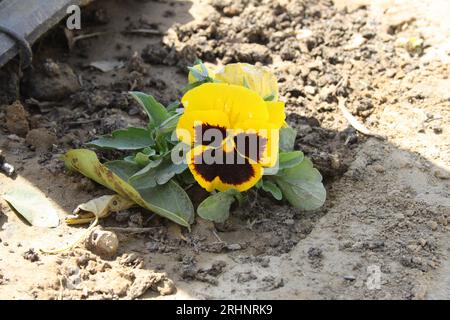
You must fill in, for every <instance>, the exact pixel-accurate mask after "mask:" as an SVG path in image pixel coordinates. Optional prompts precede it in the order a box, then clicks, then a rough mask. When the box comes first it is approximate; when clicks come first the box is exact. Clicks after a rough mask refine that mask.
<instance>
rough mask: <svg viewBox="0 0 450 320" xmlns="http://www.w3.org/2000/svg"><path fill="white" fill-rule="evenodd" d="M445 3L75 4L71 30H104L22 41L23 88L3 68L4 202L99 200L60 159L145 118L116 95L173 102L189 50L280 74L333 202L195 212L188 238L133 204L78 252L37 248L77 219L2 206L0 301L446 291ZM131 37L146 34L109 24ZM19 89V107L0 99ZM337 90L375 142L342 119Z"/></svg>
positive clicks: (449, 35)
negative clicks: (102, 240)
mask: <svg viewBox="0 0 450 320" xmlns="http://www.w3.org/2000/svg"><path fill="white" fill-rule="evenodd" d="M231 3H232V5H231ZM449 12H450V3H449V2H448V1H445V0H435V1H432V0H428V1H416V0H413V1H407V0H404V1H394V0H383V1H373V2H370V1H362V0H353V1H350V0H336V1H335V3H334V4H333V3H332V2H330V1H288V0H286V1H278V2H273V1H262V2H261V3H259V4H258V2H257V1H252V0H245V1H233V2H230V3H228V5H225V2H224V1H193V2H190V1H175V2H172V1H155V2H153V1H108V2H107V3H106V2H105V1H98V2H96V3H94V4H93V5H91V6H89V7H87V8H85V9H84V10H83V14H85V17H87V18H86V20H83V24H84V23H85V24H84V25H83V28H82V30H81V31H80V33H82V34H89V33H92V32H102V31H108V32H110V33H108V34H103V35H102V36H100V37H94V38H90V39H86V40H80V41H78V42H77V43H76V44H75V45H74V48H73V49H72V50H69V49H68V48H67V40H66V37H65V35H64V32H63V31H62V28H61V27H57V28H55V30H52V31H51V32H50V33H49V34H48V35H47V36H46V37H45V38H44V39H42V41H41V42H40V43H38V44H36V45H35V46H34V51H35V55H36V56H35V66H34V69H33V70H31V71H30V70H28V71H26V72H25V74H24V75H23V77H22V80H21V81H19V80H18V78H19V76H18V75H17V67H15V65H14V62H13V63H11V64H10V65H9V66H7V67H6V68H4V69H3V70H0V80H1V82H0V87H1V90H2V91H1V92H0V150H1V151H2V154H3V155H4V156H5V157H6V159H7V161H8V162H10V163H12V164H13V165H15V167H16V168H17V170H18V174H19V176H18V177H17V178H16V179H15V180H13V179H11V178H8V177H7V176H5V175H3V174H0V194H2V193H3V192H5V191H7V190H10V189H12V188H15V187H16V186H18V185H19V184H28V185H31V186H33V187H35V188H38V189H39V190H40V192H42V193H43V194H44V195H45V196H46V197H47V198H48V199H49V200H50V201H51V202H52V203H53V205H54V207H55V208H56V210H57V211H58V214H59V215H60V217H61V219H63V218H64V216H66V215H67V214H69V213H70V212H72V210H73V209H74V208H75V207H76V206H77V205H78V204H80V203H82V202H84V201H87V200H90V199H92V198H93V197H95V196H99V195H103V194H106V193H108V191H107V190H105V189H103V188H101V187H99V186H97V185H95V184H93V183H91V182H90V181H88V180H86V179H84V178H82V177H80V176H79V175H76V174H69V173H68V172H67V171H66V170H65V169H64V167H63V165H62V164H61V162H60V161H59V160H58V156H59V155H60V154H62V153H64V152H65V151H67V150H69V149H71V148H74V147H79V146H81V145H82V144H83V143H84V142H87V141H89V140H91V139H92V138H93V137H94V136H96V135H99V134H104V133H109V132H110V131H111V130H114V129H116V128H121V127H126V126H127V125H136V124H143V123H144V121H145V116H144V115H143V113H142V112H141V111H139V109H138V108H137V106H136V105H134V104H133V103H132V101H131V100H130V99H129V98H128V97H127V96H126V91H128V90H130V89H135V90H142V91H145V92H148V93H151V94H153V95H155V96H156V97H157V98H158V99H160V100H161V101H162V102H164V103H168V102H170V101H173V100H175V99H177V98H178V97H179V95H180V92H179V88H181V87H182V86H183V85H184V84H185V82H186V80H185V79H186V74H185V67H186V65H189V64H191V63H192V62H193V61H194V60H195V58H201V59H203V60H204V61H207V62H208V63H213V64H223V63H228V62H235V61H242V62H249V63H262V64H265V65H268V66H269V67H271V68H272V69H273V70H274V72H275V73H276V74H277V76H278V78H279V79H280V89H281V95H282V98H283V99H284V100H285V101H286V103H287V111H288V114H289V116H288V122H289V123H290V124H291V125H292V126H295V127H296V128H297V129H298V131H299V135H298V137H297V142H296V146H297V148H298V149H300V150H303V151H304V152H305V153H306V154H307V155H309V156H310V157H311V158H312V159H313V161H314V163H315V164H316V165H317V167H318V168H319V169H320V170H321V172H322V174H323V176H324V179H325V185H326V188H327V191H328V199H327V202H326V204H325V206H324V207H323V208H321V209H320V210H317V211H314V212H302V211H299V210H294V209H292V208H290V207H289V206H287V205H286V204H284V203H278V202H273V201H271V200H269V199H267V198H265V197H263V195H258V196H257V195H253V197H254V201H253V202H252V204H251V205H250V206H248V207H241V208H237V209H236V210H235V211H234V212H233V214H232V217H231V219H230V221H229V222H227V223H225V224H223V225H215V226H214V225H211V224H208V223H205V222H204V221H200V220H198V221H197V223H196V224H195V225H194V227H193V230H192V232H191V233H188V232H187V231H186V230H181V229H180V228H177V227H176V226H174V225H173V224H171V223H169V222H168V221H166V220H164V219H160V218H158V217H155V216H154V215H151V213H149V212H145V211H144V210H140V209H132V210H128V211H125V212H121V213H119V214H116V215H113V216H111V217H109V218H107V219H104V220H102V222H101V224H102V226H103V227H105V228H108V227H115V228H117V227H120V228H121V229H120V230H121V231H116V233H117V235H118V237H119V240H120V247H119V252H118V254H117V255H116V256H114V257H113V258H111V259H103V258H101V257H99V256H96V255H94V254H93V253H91V252H89V251H88V250H86V249H85V248H83V246H80V247H79V248H76V249H75V250H72V251H70V252H66V253H62V254H58V255H46V254H42V253H39V251H38V249H39V248H48V247H58V246H62V245H63V244H64V243H68V242H70V241H72V240H73V239H75V238H77V237H78V236H79V235H80V234H81V233H82V232H83V229H84V228H83V227H68V226H66V225H64V224H61V225H60V226H59V227H57V228H54V229H42V228H37V227H32V226H29V225H27V224H26V223H24V221H23V220H21V219H20V218H18V216H17V215H16V214H15V213H14V212H12V211H11V209H10V208H9V207H8V205H7V204H6V203H5V202H4V201H3V200H2V199H1V200H0V298H6V299H24V298H32V299H77V298H83V299H117V298H164V299H181V298H188V299H191V298H192V299H205V298H219V299H220V298H243V299H247V298H251V299H265V298H267V299H283V298H285V299H449V298H450V276H449V275H450V267H449V266H450V226H449V225H448V223H449V219H450V197H449V192H450V185H449V179H450V166H449V159H450V157H449V156H450V155H449V150H450V146H449V144H450V133H449V130H450V125H449V121H450V90H449V89H450V79H449V75H450V71H449V61H450V56H449V54H450V24H449V20H448V19H446V17H447V15H448V13H449ZM133 29H147V30H148V29H151V30H154V31H155V30H156V31H157V32H153V33H154V34H152V35H143V34H137V35H136V34H134V35H132V34H129V33H112V34H111V32H112V31H115V32H121V31H124V30H128V31H129V30H133ZM411 37H415V38H420V39H423V40H424V42H423V45H422V46H420V47H416V48H415V49H414V48H413V49H411V48H410V50H409V51H408V50H407V49H406V48H405V45H404V43H405V41H404V40H403V39H406V40H407V39H411ZM135 52H136V54H135ZM47 59H52V60H51V61H49V60H47ZM98 60H108V61H121V62H123V65H124V66H123V67H122V68H121V69H120V70H114V71H109V72H105V73H103V72H100V71H98V70H94V69H93V68H90V67H89V66H88V65H89V63H91V62H93V61H98ZM19 87H20V93H19V94H18V93H17V92H18V91H19ZM17 98H18V99H20V101H21V104H22V105H23V106H24V109H23V111H24V112H22V111H20V112H19V111H17V110H18V108H19V107H15V108H11V109H14V110H13V111H11V110H9V107H7V106H8V105H10V104H11V103H12V102H13V101H14V100H16V99H17ZM30 98H34V100H30ZM338 98H339V99H340V98H345V99H346V105H347V108H348V109H349V110H350V111H351V112H352V114H353V115H354V116H355V117H356V118H357V119H358V120H359V121H360V122H362V123H364V124H365V125H366V126H367V127H368V128H369V129H370V130H371V132H372V133H374V134H377V135H379V136H381V137H383V138H382V139H379V138H376V137H369V136H365V135H362V134H360V133H357V132H356V131H355V130H354V129H353V128H351V126H349V124H348V122H347V120H346V119H345V118H344V117H343V115H342V113H341V111H340V110H339V108H338ZM2 105H3V106H2ZM19 109H20V110H22V109H21V108H19ZM8 119H9V120H8ZM11 119H14V121H12V120H11ZM8 123H9V124H8ZM36 130H37V131H36ZM111 156H112V155H110V154H103V155H102V157H103V159H108V158H109V157H111ZM126 228H151V229H147V231H146V232H140V233H131V232H128V231H126Z"/></svg>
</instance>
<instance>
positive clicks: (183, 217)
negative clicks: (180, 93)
mask: <svg viewBox="0 0 450 320" xmlns="http://www.w3.org/2000/svg"><path fill="white" fill-rule="evenodd" d="M189 71H190V73H189V85H188V86H187V87H185V88H184V89H185V91H190V90H197V89H194V88H197V87H199V86H202V85H203V84H205V83H214V84H216V83H219V84H220V83H228V84H231V85H233V86H234V87H236V86H241V87H245V88H246V89H239V90H235V91H236V92H243V91H242V90H248V91H245V92H243V93H245V94H248V95H249V97H251V99H253V100H248V101H255V103H257V104H258V105H261V106H263V107H264V108H267V110H268V111H264V112H267V114H268V115H269V118H267V116H263V115H261V116H259V115H257V116H258V117H259V118H258V119H263V118H264V117H266V118H264V119H266V120H265V121H266V122H262V120H258V121H259V122H258V123H259V124H260V125H261V123H267V124H268V125H270V126H274V124H277V125H278V127H276V128H279V129H276V130H277V134H279V139H275V140H274V141H276V150H271V151H270V152H271V155H269V156H270V158H271V159H273V160H277V161H276V163H277V164H276V165H275V166H273V165H272V164H271V166H272V167H268V164H267V163H265V164H264V165H263V166H264V168H262V167H263V166H259V167H256V165H253V164H252V165H250V164H249V163H247V162H246V163H247V164H246V165H245V166H247V168H253V169H252V170H256V169H255V168H258V170H260V171H258V172H260V174H261V176H259V177H258V179H257V180H255V181H252V182H251V183H247V182H246V183H247V184H245V188H244V187H242V188H233V183H223V184H220V190H222V192H220V191H214V190H213V191H212V192H211V195H210V196H209V197H207V198H206V199H204V200H203V201H202V202H201V203H200V205H199V206H198V208H197V210H196V211H197V214H198V215H199V216H200V217H202V218H203V219H207V220H211V221H214V222H219V223H220V222H224V221H226V220H227V219H228V217H229V214H230V208H231V207H232V204H233V203H234V202H235V201H236V200H238V201H239V202H242V199H243V198H244V197H243V193H244V192H245V190H247V189H248V188H250V187H252V186H254V187H255V188H257V189H260V190H262V191H263V193H265V194H270V195H271V196H272V197H273V198H274V199H275V200H277V201H284V200H286V201H287V202H289V203H290V204H291V205H292V206H294V207H296V208H300V209H304V210H314V209H317V208H319V207H320V206H321V205H323V203H324V201H325V197H326V191H325V188H324V186H323V184H322V176H321V175H320V173H319V171H318V170H317V169H315V168H314V167H313V165H312V162H311V161H310V160H309V159H308V158H306V157H305V156H304V154H303V153H302V152H301V151H298V150H294V147H295V139H296V135H297V132H296V131H295V129H293V128H291V127H289V126H288V125H287V124H286V123H284V125H283V122H284V103H282V102H280V101H278V85H277V83H276V79H275V77H274V76H273V75H272V74H271V73H270V72H269V71H268V69H259V68H257V67H255V66H251V65H247V64H231V65H228V66H225V67H224V68H223V69H222V70H220V71H217V72H214V71H213V70H211V69H209V68H207V67H206V66H205V65H204V64H203V63H202V62H201V61H198V62H197V63H196V64H195V65H194V66H193V67H190V68H189ZM210 87H211V88H213V87H214V85H211V86H203V87H202V88H210ZM234 87H233V88H234ZM220 88H225V87H223V85H222V86H221V87H220ZM198 89H200V88H198ZM216 89H218V87H217V88H215V89H214V90H216ZM205 90H206V89H205ZM205 90H203V91H205ZM220 90H221V89H220ZM220 90H219V91H218V92H220ZM233 90H234V89H233ZM235 91H230V92H235ZM248 92H255V93H256V94H257V95H255V94H254V93H248ZM130 95H131V96H132V97H133V98H134V99H135V100H136V101H137V102H138V104H139V105H140V106H141V107H142V108H143V109H144V110H145V112H146V114H147V116H148V124H147V126H146V127H145V128H135V127H129V128H125V129H121V130H116V131H114V132H112V133H111V134H110V135H106V136H102V137H98V138H97V139H95V140H93V141H91V142H89V143H87V144H86V146H88V147H91V148H95V149H98V150H117V151H119V152H121V153H122V154H123V156H122V157H121V158H120V159H116V160H113V161H108V162H105V163H103V164H102V163H100V161H99V160H98V158H97V155H96V154H95V152H93V151H91V150H87V149H76V150H70V151H69V152H67V153H66V154H65V155H64V156H63V160H64V161H65V164H66V166H67V167H68V168H69V169H71V170H75V171H78V172H80V173H81V174H83V175H85V176H86V177H88V178H90V179H92V180H94V181H96V182H97V183H99V184H102V185H103V186H105V187H107V188H109V189H110V190H112V191H114V192H115V193H116V195H117V197H118V198H114V196H112V198H108V199H107V200H108V201H103V202H102V203H104V205H102V207H101V208H100V209H101V210H100V209H99V208H96V209H98V210H100V211H99V212H101V215H100V214H99V213H95V212H94V210H91V211H92V212H94V213H93V214H92V215H91V216H90V218H91V220H92V219H94V217H97V218H98V217H99V216H100V217H101V216H105V215H107V211H108V210H111V211H114V210H113V209H114V208H115V207H114V206H112V205H111V203H112V202H111V201H112V200H111V199H119V200H121V202H123V203H125V204H126V205H127V206H128V205H130V204H136V205H139V206H141V207H143V208H145V209H148V210H150V211H152V212H154V213H156V214H159V215H161V216H163V217H165V218H167V219H170V220H172V221H173V222H175V223H178V224H180V225H182V226H185V227H187V228H190V225H191V224H192V223H193V221H194V215H195V211H194V206H193V204H192V202H191V200H190V198H189V196H188V194H187V192H186V191H185V189H188V188H189V186H191V185H193V184H196V183H199V184H200V185H202V186H204V184H202V183H200V181H199V179H200V178H199V171H198V170H197V168H196V167H195V165H194V164H189V163H186V162H185V161H174V160H173V154H174V153H176V152H178V151H179V150H184V149H186V148H187V150H191V151H189V152H188V153H187V156H184V157H185V158H189V157H190V156H191V155H195V152H194V151H195V150H196V149H191V147H192V145H190V144H191V142H190V141H187V142H186V141H183V140H182V139H179V135H178V128H179V127H180V125H179V123H181V121H184V122H183V123H184V124H183V126H186V123H187V122H186V119H184V120H180V119H183V117H184V116H186V113H187V112H183V111H184V110H187V109H186V106H184V108H183V104H184V103H185V102H186V105H187V104H188V103H187V102H188V101H184V100H183V99H185V97H183V99H182V102H183V104H181V103H180V102H174V103H172V104H170V105H169V106H167V107H165V106H164V105H162V104H161V103H159V102H158V101H157V100H156V99H155V98H154V97H153V96H151V95H147V94H144V93H141V92H130ZM186 95H187V94H186ZM186 95H185V96H186ZM190 96H192V95H190ZM206 97H214V94H209V93H208V92H206ZM240 98H241V97H237V98H236V99H235V100H236V101H238V100H239V99H240ZM249 99H250V98H249ZM194 100H195V99H194ZM205 105H208V101H206V102H205ZM189 108H191V109H190V110H192V106H191V105H190V104H189ZM201 108H204V107H203V106H201ZM201 108H200V109H201ZM224 108H225V107H224ZM226 108H229V106H227V107H226ZM201 110H203V109H201ZM224 110H225V109H224ZM227 110H228V109H227ZM261 110H262V109H261ZM213 111H214V110H213ZM213 111H211V112H213ZM237 111H238V112H243V111H242V110H240V109H237ZM208 112H209V111H208ZM208 112H206V113H205V112H204V111H201V112H198V114H202V117H204V118H205V117H206V119H209V120H208V121H219V122H220V121H224V120H223V119H222V114H225V113H223V112H222V113H217V112H216V115H215V116H211V115H210V113H208ZM254 112H256V111H255V110H253V109H252V110H251V111H249V119H250V120H252V119H251V118H252V117H253V116H254ZM258 112H259V111H258ZM260 112H263V110H262V111H260ZM195 114H196V113H195V112H191V113H190V114H189V116H191V115H195ZM225 116H226V115H225ZM233 116H234V113H233ZM186 117H187V116H186ZM211 119H212V120H211ZM214 119H216V120H214ZM197 120H201V119H197ZM250 120H249V121H250ZM252 121H253V120H252ZM271 121H272V122H271ZM205 123H206V122H204V123H203V124H205ZM206 124H207V125H211V124H208V123H206ZM213 124H214V123H213ZM216 125H217V123H216ZM219 127H220V126H219ZM280 127H281V128H280ZM187 128H188V129H189V128H191V129H192V127H189V125H187ZM250 129H251V128H250ZM244 130H248V128H247V127H245V129H244ZM258 130H259V129H258ZM258 130H256V131H248V132H250V133H248V134H250V135H252V134H253V135H256V136H257V137H259V136H258V134H259V131H258ZM241 132H242V131H241ZM244 132H245V131H244ZM264 139H266V140H265V141H267V139H268V137H265V138H264ZM264 139H263V140H264ZM179 140H182V141H183V142H180V141H179ZM226 141H229V139H228V138H226V139H224V142H223V143H225V142H226ZM204 148H206V149H202V150H207V149H208V148H209V147H204ZM217 148H219V149H220V148H222V144H221V146H219V147H217ZM236 148H237V147H236ZM224 150H225V149H224ZM190 152H194V153H192V154H191V153H190ZM224 152H225V151H224ZM227 152H229V150H228V151H227ZM234 152H235V153H236V155H239V151H238V150H237V149H236V150H235V151H234ZM246 157H247V156H246ZM183 159H184V158H183ZM258 161H259V158H258ZM266 167H268V168H266ZM214 170H218V172H222V173H221V175H220V177H217V179H219V178H220V179H224V180H225V181H227V179H226V178H227V177H226V176H225V177H224V176H223V174H224V173H223V172H225V173H226V172H229V171H230V170H228V171H227V170H225V171H224V170H221V169H220V168H219V169H217V168H215V169H214ZM249 170H250V169H249ZM200 171H201V170H200ZM226 174H231V173H226ZM262 174H264V175H262ZM211 185H213V184H211ZM238 190H243V191H242V192H239V191H238ZM210 191H211V190H210ZM92 203H93V204H96V203H97V202H95V201H94V202H92ZM116 209H117V208H116ZM98 210H97V211H98ZM90 218H88V219H87V220H86V217H84V218H83V219H84V220H82V221H83V222H86V221H89V219H90ZM77 219H78V218H77V217H75V218H74V217H73V216H72V217H71V218H70V219H67V220H66V222H67V223H71V224H72V223H73V224H75V223H79V222H80V220H79V219H78V220H77ZM80 219H81V218H80Z"/></svg>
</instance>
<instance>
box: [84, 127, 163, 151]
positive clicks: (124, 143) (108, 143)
mask: <svg viewBox="0 0 450 320" xmlns="http://www.w3.org/2000/svg"><path fill="white" fill-rule="evenodd" d="M154 145H155V142H154V141H153V139H152V137H151V135H150V132H149V131H147V130H146V129H143V128H133V127H130V128H127V129H121V130H116V131H114V132H113V133H112V134H111V135H108V136H103V137H100V138H98V139H96V140H94V141H91V142H89V143H87V146H90V147H97V148H105V149H116V150H139V149H142V148H145V147H150V146H154Z"/></svg>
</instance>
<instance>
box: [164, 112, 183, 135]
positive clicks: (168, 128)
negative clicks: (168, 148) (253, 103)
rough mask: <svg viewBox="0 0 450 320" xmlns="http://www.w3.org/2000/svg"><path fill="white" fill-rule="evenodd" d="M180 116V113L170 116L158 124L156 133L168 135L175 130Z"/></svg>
mask: <svg viewBox="0 0 450 320" xmlns="http://www.w3.org/2000/svg"><path fill="white" fill-rule="evenodd" d="M181 115H182V114H181V113H176V114H174V115H172V116H170V117H169V118H168V119H167V120H165V121H164V122H163V123H161V124H160V126H159V127H158V131H159V132H160V133H169V132H172V131H173V130H175V129H176V127H177V124H178V120H179V119H180V117H181Z"/></svg>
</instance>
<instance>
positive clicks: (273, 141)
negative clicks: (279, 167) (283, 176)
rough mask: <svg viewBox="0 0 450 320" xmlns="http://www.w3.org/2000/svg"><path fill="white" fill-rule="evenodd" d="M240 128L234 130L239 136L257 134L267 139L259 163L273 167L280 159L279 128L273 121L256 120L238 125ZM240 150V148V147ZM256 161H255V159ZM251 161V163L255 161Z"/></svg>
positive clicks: (234, 133)
mask: <svg viewBox="0 0 450 320" xmlns="http://www.w3.org/2000/svg"><path fill="white" fill-rule="evenodd" d="M236 127H237V128H238V129H234V130H233V131H232V133H233V135H235V136H237V135H239V134H241V133H245V134H257V135H258V136H259V137H263V138H265V139H266V143H265V147H264V149H263V150H262V154H261V156H260V158H259V159H258V163H259V164H260V165H262V166H264V167H273V166H274V165H276V163H277V160H278V148H279V129H278V127H275V125H273V124H272V123H268V122H261V121H255V120H247V121H245V122H241V123H238V124H237V125H236ZM238 150H239V148H238ZM253 162H254V161H253ZM253 162H252V161H251V163H253Z"/></svg>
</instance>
